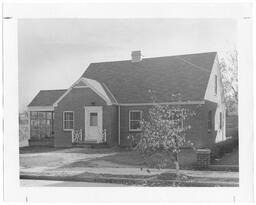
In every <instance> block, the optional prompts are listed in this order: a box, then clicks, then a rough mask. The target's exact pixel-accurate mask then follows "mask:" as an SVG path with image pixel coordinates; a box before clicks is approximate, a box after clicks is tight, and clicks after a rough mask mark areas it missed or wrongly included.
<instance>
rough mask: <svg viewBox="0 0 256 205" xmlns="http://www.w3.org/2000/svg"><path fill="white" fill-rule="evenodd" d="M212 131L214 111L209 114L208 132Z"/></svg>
mask: <svg viewBox="0 0 256 205" xmlns="http://www.w3.org/2000/svg"><path fill="white" fill-rule="evenodd" d="M211 131H212V111H211V110H210V111H209V112H208V132H211Z"/></svg>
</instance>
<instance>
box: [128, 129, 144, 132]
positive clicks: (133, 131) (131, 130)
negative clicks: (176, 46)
mask: <svg viewBox="0 0 256 205" xmlns="http://www.w3.org/2000/svg"><path fill="white" fill-rule="evenodd" d="M141 131H142V130H141V129H140V130H130V129H129V132H141Z"/></svg>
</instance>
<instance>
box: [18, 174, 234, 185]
mask: <svg viewBox="0 0 256 205" xmlns="http://www.w3.org/2000/svg"><path fill="white" fill-rule="evenodd" d="M20 179H34V180H53V181H74V182H95V183H114V184H126V185H143V186H179V187H218V186H221V187H238V186H239V183H238V182H219V181H218V182H209V181H180V180H159V179H149V180H147V179H131V178H116V177H108V178H106V177H98V178H92V177H83V178H77V177H73V176H70V177H66V176H65V177H62V176H39V175H34V176H33V175H20Z"/></svg>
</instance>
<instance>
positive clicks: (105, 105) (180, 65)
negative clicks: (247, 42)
mask: <svg viewBox="0 0 256 205" xmlns="http://www.w3.org/2000/svg"><path fill="white" fill-rule="evenodd" d="M149 90H154V92H155V93H156V97H157V99H158V101H159V102H160V103H162V104H173V105H182V106H187V107H189V108H192V109H195V110H196V116H195V117H194V118H193V120H191V122H189V123H190V124H191V127H192V128H191V130H190V131H189V133H188V135H187V137H188V138H189V140H190V141H192V142H194V144H195V145H196V146H197V147H207V146H209V145H211V144H212V143H215V142H219V141H222V140H225V138H226V136H225V123H226V119H225V105H224V98H223V87H222V82H221V79H220V68H219V62H218V57H217V53H216V52H209V53H198V54H189V55H178V56H166V57H154V58H143V59H142V55H141V52H140V51H133V52H132V58H131V60H124V61H114V62H101V63H91V64H90V65H89V67H88V68H87V69H86V71H85V72H84V73H83V74H82V76H81V77H80V78H79V79H78V80H77V81H76V82H75V83H74V84H73V85H71V86H70V87H69V88H68V89H64V90H42V91H40V92H39V93H38V94H37V95H36V96H35V98H34V99H33V100H32V102H31V103H30V104H29V105H28V110H29V112H30V145H35V144H37V145H38V144H40V145H52V146H55V147H69V146H72V143H73V142H74V140H77V139H79V140H80V141H82V142H83V143H90V144H92V143H93V144H94V143H107V144H108V145H111V146H112V145H113V146H114V145H119V146H126V145H127V144H128V143H129V141H128V140H127V136H128V135H130V134H135V133H140V132H141V127H140V120H142V119H143V118H144V117H145V116H146V115H147V111H148V109H149V108H150V107H152V105H153V103H152V98H151V96H150V95H149V92H148V91H149ZM176 92H179V93H181V95H182V97H181V99H180V100H179V101H170V98H169V96H168V93H176ZM75 133H76V134H75ZM72 136H73V137H72ZM74 136H76V137H77V136H78V138H76V137H74Z"/></svg>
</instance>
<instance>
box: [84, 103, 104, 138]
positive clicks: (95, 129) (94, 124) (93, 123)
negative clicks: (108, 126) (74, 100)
mask: <svg viewBox="0 0 256 205" xmlns="http://www.w3.org/2000/svg"><path fill="white" fill-rule="evenodd" d="M102 139H103V137H102V107H99V106H87V107H85V142H92V143H100V142H102Z"/></svg>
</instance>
